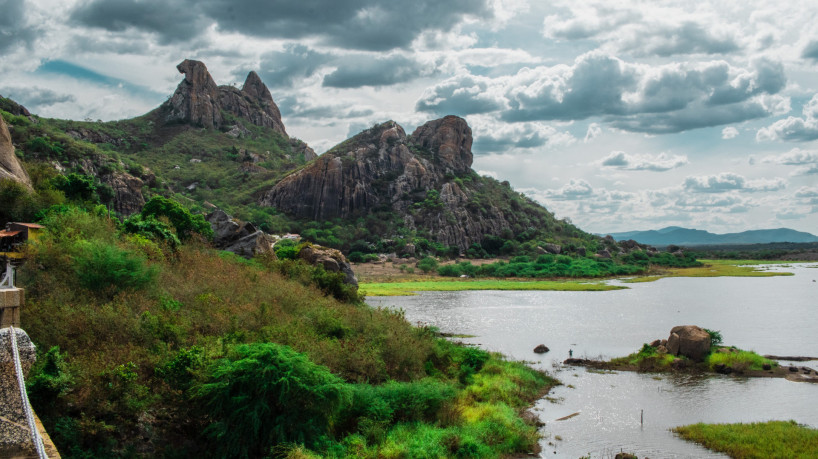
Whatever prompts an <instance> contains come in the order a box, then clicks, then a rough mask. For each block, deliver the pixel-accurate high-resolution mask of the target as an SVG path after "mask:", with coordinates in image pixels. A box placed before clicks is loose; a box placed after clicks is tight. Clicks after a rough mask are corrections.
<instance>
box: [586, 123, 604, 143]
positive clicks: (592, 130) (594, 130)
mask: <svg viewBox="0 0 818 459" xmlns="http://www.w3.org/2000/svg"><path fill="white" fill-rule="evenodd" d="M600 134H602V128H601V127H599V124H597V123H591V124H589V125H588V130H587V131H586V132H585V143H588V142H590V141H591V140H594V139H595V138H596V137H599V135H600Z"/></svg>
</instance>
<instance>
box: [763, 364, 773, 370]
mask: <svg viewBox="0 0 818 459" xmlns="http://www.w3.org/2000/svg"><path fill="white" fill-rule="evenodd" d="M761 368H763V369H764V371H769V370H772V368H773V367H772V365H770V364H769V363H765V364H764V365H762V366H761Z"/></svg>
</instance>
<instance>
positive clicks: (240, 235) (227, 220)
mask: <svg viewBox="0 0 818 459" xmlns="http://www.w3.org/2000/svg"><path fill="white" fill-rule="evenodd" d="M206 219H207V221H208V223H210V227H211V228H212V229H213V245H214V246H215V247H216V248H217V249H221V250H226V251H228V252H232V253H235V254H236V255H240V256H242V257H244V258H253V257H254V256H256V255H258V254H262V253H269V252H272V249H273V243H274V241H273V238H272V237H271V236H270V235H269V234H266V233H265V232H264V231H261V230H259V229H256V227H255V226H254V225H253V224H252V223H250V222H238V221H235V220H233V218H232V217H230V216H229V215H227V214H226V213H225V212H224V211H222V210H215V211H213V212H211V213H210V214H208V215H207V217H206Z"/></svg>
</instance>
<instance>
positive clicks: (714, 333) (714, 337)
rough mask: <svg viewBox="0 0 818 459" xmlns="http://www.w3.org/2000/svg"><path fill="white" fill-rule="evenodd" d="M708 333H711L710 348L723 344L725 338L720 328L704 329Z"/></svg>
mask: <svg viewBox="0 0 818 459" xmlns="http://www.w3.org/2000/svg"><path fill="white" fill-rule="evenodd" d="M704 331H706V332H707V334H708V335H710V348H711V349H712V348H714V347H718V346H721V344H722V342H723V341H722V340H723V339H724V338H723V337H722V336H721V332H720V331H719V330H708V329H707V328H705V329H704Z"/></svg>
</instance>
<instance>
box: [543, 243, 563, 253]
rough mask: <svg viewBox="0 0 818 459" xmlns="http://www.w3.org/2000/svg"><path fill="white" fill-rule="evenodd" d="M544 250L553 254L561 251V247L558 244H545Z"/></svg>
mask: <svg viewBox="0 0 818 459" xmlns="http://www.w3.org/2000/svg"><path fill="white" fill-rule="evenodd" d="M545 250H546V251H547V252H548V253H553V254H554V255H559V254H560V252H561V251H562V247H561V246H560V245H559V244H550V243H549V244H545Z"/></svg>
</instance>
